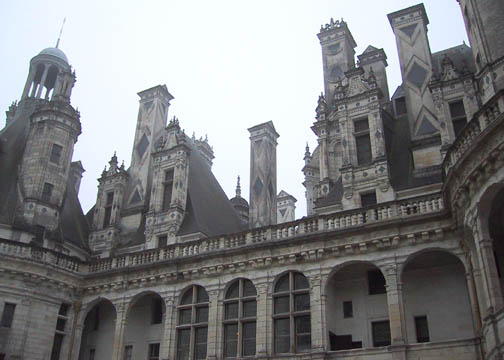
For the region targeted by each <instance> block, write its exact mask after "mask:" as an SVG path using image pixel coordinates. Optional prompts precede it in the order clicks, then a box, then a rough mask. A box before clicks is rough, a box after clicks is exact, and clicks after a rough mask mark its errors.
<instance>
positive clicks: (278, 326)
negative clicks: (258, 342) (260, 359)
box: [275, 318, 290, 354]
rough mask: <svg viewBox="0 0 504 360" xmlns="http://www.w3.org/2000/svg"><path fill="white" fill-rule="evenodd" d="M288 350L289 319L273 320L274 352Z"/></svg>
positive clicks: (285, 351)
mask: <svg viewBox="0 0 504 360" xmlns="http://www.w3.org/2000/svg"><path fill="white" fill-rule="evenodd" d="M288 352H290V319H289V318H287V319H276V320H275V353H277V354H282V353H288Z"/></svg>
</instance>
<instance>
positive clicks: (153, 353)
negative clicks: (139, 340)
mask: <svg viewBox="0 0 504 360" xmlns="http://www.w3.org/2000/svg"><path fill="white" fill-rule="evenodd" d="M149 360H159V343H154V344H149Z"/></svg>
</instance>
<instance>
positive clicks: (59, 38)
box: [56, 16, 66, 49]
mask: <svg viewBox="0 0 504 360" xmlns="http://www.w3.org/2000/svg"><path fill="white" fill-rule="evenodd" d="M65 22H66V16H65V17H64V18H63V24H61V29H60V32H59V35H58V41H56V49H58V46H59V43H60V40H61V34H62V33H63V27H64V26H65Z"/></svg>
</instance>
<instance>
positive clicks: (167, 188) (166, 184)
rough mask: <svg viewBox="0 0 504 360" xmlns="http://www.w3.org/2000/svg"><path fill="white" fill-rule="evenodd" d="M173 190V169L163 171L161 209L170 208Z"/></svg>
mask: <svg viewBox="0 0 504 360" xmlns="http://www.w3.org/2000/svg"><path fill="white" fill-rule="evenodd" d="M172 191H173V169H170V170H167V171H165V178H164V181H163V211H167V210H168V209H169V208H170V204H171V200H172Z"/></svg>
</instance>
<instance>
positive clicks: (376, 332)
mask: <svg viewBox="0 0 504 360" xmlns="http://www.w3.org/2000/svg"><path fill="white" fill-rule="evenodd" d="M326 294H327V303H326V317H327V329H328V331H329V342H330V350H331V351H337V350H346V349H358V348H371V347H380V346H388V345H390V341H391V340H390V324H389V313H388V303H387V292H386V285H385V277H384V276H383V273H382V272H381V270H380V269H379V268H378V267H376V266H375V265H373V264H370V263H366V262H358V263H351V264H347V265H344V266H343V267H341V268H339V269H336V270H335V271H334V273H333V274H332V275H331V276H330V278H329V280H328V282H327V287H326Z"/></svg>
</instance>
